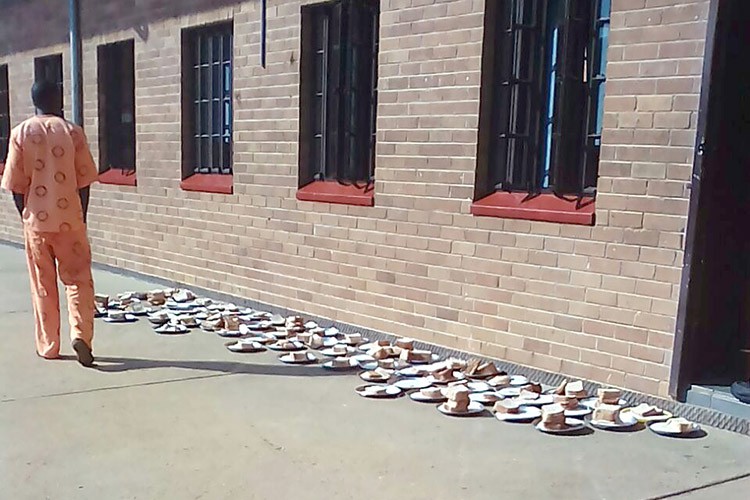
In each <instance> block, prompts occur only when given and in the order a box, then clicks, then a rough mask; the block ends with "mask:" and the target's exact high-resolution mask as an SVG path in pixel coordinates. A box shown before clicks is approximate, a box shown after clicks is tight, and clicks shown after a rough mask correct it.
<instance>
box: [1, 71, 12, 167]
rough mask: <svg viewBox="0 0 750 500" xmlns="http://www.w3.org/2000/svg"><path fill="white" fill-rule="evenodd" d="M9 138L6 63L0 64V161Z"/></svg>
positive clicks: (6, 152) (6, 148)
mask: <svg viewBox="0 0 750 500" xmlns="http://www.w3.org/2000/svg"><path fill="white" fill-rule="evenodd" d="M9 140H10V93H9V89H8V65H7V64H4V65H2V66H0V163H5V158H6V157H7V155H8V141H9Z"/></svg>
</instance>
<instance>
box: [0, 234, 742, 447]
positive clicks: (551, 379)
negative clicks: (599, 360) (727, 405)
mask: <svg viewBox="0 0 750 500" xmlns="http://www.w3.org/2000/svg"><path fill="white" fill-rule="evenodd" d="M0 244H4V245H6V246H11V247H15V248H23V245H21V244H19V243H15V242H11V241H6V240H2V241H0ZM93 267H94V269H98V270H102V271H107V272H110V273H112V274H116V275H120V276H125V277H129V278H135V279H139V280H142V281H148V282H151V283H154V284H155V285H157V286H162V287H165V288H186V289H190V290H192V291H193V292H195V293H196V294H198V295H202V296H206V297H211V298H213V299H215V300H221V301H225V302H231V303H234V304H237V305H240V306H243V307H250V308H253V309H257V310H265V311H269V312H271V313H274V314H282V315H292V314H299V315H301V316H304V317H305V319H309V320H312V321H315V322H317V323H320V324H324V325H325V324H331V325H332V324H335V325H336V327H337V328H338V329H339V330H341V331H342V332H344V333H353V332H360V333H362V334H363V336H365V337H367V338H370V339H375V340H378V339H388V340H393V339H395V338H397V337H396V336H394V335H390V334H386V333H382V332H378V331H375V330H370V329H367V328H361V327H357V326H354V325H349V324H346V323H340V322H337V323H334V322H333V321H331V320H330V319H327V318H321V317H318V316H314V315H309V314H304V313H300V312H299V311H293V310H290V309H286V308H282V307H278V306H273V305H269V304H264V303H262V302H258V301H255V300H250V299H245V298H242V297H237V296H232V295H229V294H226V293H221V292H216V291H213V290H207V289H204V288H201V287H196V286H191V285H187V284H184V283H178V282H175V281H171V280H168V279H164V278H161V277H158V276H151V275H148V274H144V273H140V272H137V271H131V270H128V269H122V268H119V267H115V266H111V265H108V264H103V263H99V262H94V264H93ZM123 291H125V290H123ZM417 345H418V346H419V347H421V348H429V349H430V350H432V351H433V352H435V353H437V354H440V355H441V356H445V357H456V358H460V359H471V358H477V357H479V356H477V355H475V354H472V353H467V352H465V351H459V350H457V349H451V348H447V347H443V346H439V345H435V344H429V343H426V342H421V341H418V342H417ZM482 359H488V358H482ZM492 361H494V362H495V364H496V365H497V366H498V368H499V369H500V370H505V371H507V372H508V373H521V374H524V375H526V376H527V377H529V378H530V379H532V380H534V381H537V382H539V383H542V384H545V385H548V386H557V385H559V384H560V383H561V382H562V381H563V380H565V379H566V378H567V379H570V378H571V377H565V376H563V375H561V374H558V373H552V372H548V371H545V370H540V369H537V368H530V367H526V366H523V365H518V364H516V363H511V362H508V361H503V360H498V359H492ZM584 386H585V387H586V389H587V390H588V391H589V393H595V392H596V390H597V389H598V388H600V387H605V386H604V385H602V384H599V383H597V382H592V381H584ZM623 398H624V399H627V400H628V401H629V402H630V403H631V404H638V403H648V404H652V405H656V406H659V407H660V408H664V409H666V410H668V411H670V412H672V413H674V414H675V415H679V416H682V417H684V418H687V419H689V420H692V421H695V422H698V423H700V424H703V425H708V426H711V427H716V428H718V429H724V430H727V431H731V432H736V433H738V434H744V435H748V436H750V420H746V419H743V418H740V417H735V416H732V415H727V414H725V413H722V412H720V411H717V410H714V409H711V408H706V407H702V406H696V405H692V404H688V403H682V402H680V401H674V400H670V399H666V398H661V397H657V396H651V395H648V394H642V393H638V392H634V391H629V390H626V389H623Z"/></svg>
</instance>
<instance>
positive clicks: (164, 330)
mask: <svg viewBox="0 0 750 500" xmlns="http://www.w3.org/2000/svg"><path fill="white" fill-rule="evenodd" d="M175 327H177V331H172V329H173V328H175ZM154 331H155V332H156V333H158V334H160V335H182V334H185V333H187V332H188V329H187V327H186V326H183V325H170V324H166V325H162V326H160V327H159V328H154Z"/></svg>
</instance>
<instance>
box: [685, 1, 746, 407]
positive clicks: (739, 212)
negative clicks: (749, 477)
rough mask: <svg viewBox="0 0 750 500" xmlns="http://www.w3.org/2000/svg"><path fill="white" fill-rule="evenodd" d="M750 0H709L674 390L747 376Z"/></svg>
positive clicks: (716, 384) (715, 383) (722, 384)
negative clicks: (711, 0) (709, 12)
mask: <svg viewBox="0 0 750 500" xmlns="http://www.w3.org/2000/svg"><path fill="white" fill-rule="evenodd" d="M748 26H750V1H747V0H713V2H712V8H711V19H709V34H708V39H707V42H706V65H705V70H704V80H703V93H702V95H701V108H700V118H699V123H698V146H697V148H696V158H695V169H694V176H693V186H692V188H693V193H692V198H691V202H690V221H689V224H688V231H687V239H686V253H685V263H686V266H685V271H684V273H683V283H682V294H681V298H680V308H679V313H678V322H677V323H678V326H677V336H676V343H675V358H674V360H673V368H672V369H673V373H672V375H673V376H672V383H671V392H672V395H673V396H676V397H678V398H680V399H682V398H683V397H684V393H685V391H686V390H687V389H688V388H689V387H690V386H691V385H693V384H698V385H715V386H726V385H728V384H730V383H731V382H732V381H734V380H741V379H745V378H748V377H749V376H750V190H749V189H748V188H749V187H750V64H749V63H750V29H748Z"/></svg>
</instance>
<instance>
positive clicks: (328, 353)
mask: <svg viewBox="0 0 750 500" xmlns="http://www.w3.org/2000/svg"><path fill="white" fill-rule="evenodd" d="M320 354H322V355H323V356H328V357H329V358H338V357H340V356H350V355H352V354H354V349H351V348H348V349H346V351H345V352H342V353H338V352H334V351H333V347H329V348H328V349H323V350H322V351H320Z"/></svg>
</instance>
